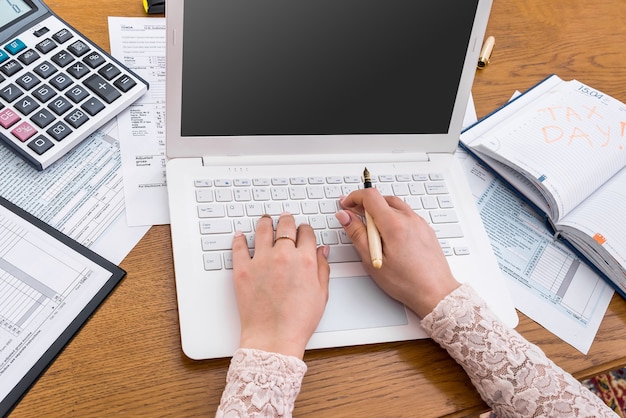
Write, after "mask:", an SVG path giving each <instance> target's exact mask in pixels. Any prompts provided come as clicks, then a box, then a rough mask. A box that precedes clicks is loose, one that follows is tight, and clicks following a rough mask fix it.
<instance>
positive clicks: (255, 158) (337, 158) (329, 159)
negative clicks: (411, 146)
mask: <svg viewBox="0 0 626 418" xmlns="http://www.w3.org/2000/svg"><path fill="white" fill-rule="evenodd" d="M429 160H430V158H429V156H428V154H427V153H417V152H411V153H405V152H398V153H386V154H371V153H355V154H332V155H331V154H314V155H226V156H215V155H210V156H204V157H202V164H203V165H211V166H215V165H225V166H230V165H233V164H237V165H294V164H296V165H299V164H320V163H321V164H351V163H364V162H368V163H396V162H398V163H402V162H423V161H429Z"/></svg>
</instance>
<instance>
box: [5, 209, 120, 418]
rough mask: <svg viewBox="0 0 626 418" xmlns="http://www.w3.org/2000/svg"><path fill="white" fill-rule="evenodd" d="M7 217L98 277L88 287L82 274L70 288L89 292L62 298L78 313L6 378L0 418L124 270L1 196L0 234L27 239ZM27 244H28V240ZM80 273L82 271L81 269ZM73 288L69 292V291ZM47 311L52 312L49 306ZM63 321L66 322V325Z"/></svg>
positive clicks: (49, 362) (52, 358)
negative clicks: (23, 365)
mask: <svg viewBox="0 0 626 418" xmlns="http://www.w3.org/2000/svg"><path fill="white" fill-rule="evenodd" d="M6 220H8V221H9V223H10V224H11V225H13V224H16V225H17V226H18V230H20V229H19V227H24V228H26V230H27V231H28V234H32V235H30V237H32V238H34V239H36V240H39V239H41V240H43V241H42V242H44V243H46V244H52V245H55V251H60V252H61V253H62V254H63V255H67V256H68V257H74V258H72V260H77V262H83V263H84V264H85V265H88V266H92V267H94V269H93V271H95V272H96V273H94V276H97V279H93V283H92V282H90V284H89V286H85V285H84V283H85V282H86V281H87V280H90V278H89V277H84V278H83V281H82V282H81V283H80V284H79V285H76V286H75V287H74V288H73V289H74V290H75V289H79V288H80V286H83V288H87V287H92V289H91V292H92V293H91V294H90V295H88V296H87V295H82V296H81V298H82V300H80V299H78V300H74V299H69V297H68V298H67V299H69V300H65V301H64V302H65V303H66V304H71V303H75V304H77V305H80V306H73V307H72V308H71V309H69V308H68V309H69V310H70V311H72V310H73V311H76V312H78V313H77V314H76V315H74V314H71V315H67V314H64V315H67V316H68V318H65V322H63V321H59V322H61V323H62V326H60V327H58V328H57V330H53V331H52V332H51V333H50V335H49V336H48V337H47V338H48V342H46V346H45V347H38V348H34V349H33V350H36V351H41V350H42V349H43V350H44V351H43V352H42V354H41V355H37V356H35V357H38V358H35V359H34V360H32V361H26V360H20V361H24V362H25V363H27V364H28V365H29V366H28V367H24V368H20V369H19V370H18V371H17V372H15V371H14V372H13V373H11V374H12V376H9V377H12V379H11V383H10V384H12V386H9V387H8V388H9V389H8V393H7V394H6V395H0V398H1V399H0V416H2V417H4V416H6V415H8V414H9V413H10V412H11V411H12V410H13V408H15V406H16V405H17V403H18V402H19V401H20V400H21V399H22V397H23V396H24V395H25V394H26V393H27V391H28V390H29V389H30V388H31V386H32V385H33V384H34V383H35V382H36V381H37V379H38V378H39V377H40V376H41V375H42V374H43V373H44V372H45V371H46V369H47V368H48V367H49V366H50V364H52V362H53V361H54V360H55V359H56V357H57V356H58V355H59V354H60V353H61V352H62V351H63V349H64V348H65V346H66V345H67V344H68V343H69V342H70V341H71V340H72V338H73V337H74V335H76V333H77V332H78V331H79V330H80V329H81V328H82V326H83V325H84V324H85V323H86V322H87V320H88V319H89V318H90V317H91V316H92V315H93V314H94V312H95V311H96V310H97V308H98V307H99V306H100V305H101V304H102V302H103V301H104V300H105V299H106V298H107V296H108V295H109V294H110V293H111V292H112V291H113V289H115V287H116V286H117V285H118V284H119V283H120V281H121V280H122V279H123V278H124V276H125V275H126V272H125V271H124V270H123V269H121V268H120V267H119V266H117V265H115V264H113V263H111V262H110V261H108V260H106V259H105V258H104V257H102V256H100V255H98V254H96V253H95V252H93V251H92V250H90V249H89V248H87V247H85V246H84V245H82V244H80V243H78V242H77V241H75V240H73V239H71V238H70V237H68V236H67V235H65V234H63V233H62V232H60V231H58V230H57V229H55V228H53V227H51V226H50V225H48V224H46V223H45V222H43V221H41V220H40V219H38V218H36V217H35V216H33V215H31V214H30V213H28V212H26V211H25V210H23V209H21V208H19V207H18V206H16V205H14V204H13V203H11V202H9V201H8V200H6V199H5V198H3V197H0V233H1V232H3V230H5V231H8V234H9V235H11V236H14V237H17V238H16V240H17V241H19V240H20V239H22V238H23V239H25V240H26V238H27V237H29V236H27V235H25V236H24V237H19V236H18V235H16V234H15V233H14V231H9V230H8V228H7V227H6V224H5V223H4V221H6ZM33 227H34V228H33ZM38 234H39V235H38ZM30 237H29V238H30ZM4 239H5V238H4V235H2V236H0V244H1V243H2V242H3V241H4ZM37 242H39V241H37ZM18 245H19V244H17V245H15V247H16V248H17V247H18ZM27 245H30V241H29V242H28V244H27ZM4 254H5V253H1V254H0V260H2V261H3V265H4V258H3V257H4ZM80 274H82V272H81V273H80ZM25 277H26V276H25ZM81 277H82V276H81ZM68 289H69V287H68ZM74 290H72V291H69V292H70V293H71V292H73V291H74ZM86 293H87V292H86ZM72 294H73V293H72ZM68 306H69V305H68ZM0 308H1V306H0ZM61 309H65V308H64V307H63V308H59V310H58V311H56V312H59V311H60V310H61ZM50 312H52V307H51V310H50ZM56 312H55V313H54V314H50V315H49V316H50V317H56ZM45 315H46V313H44V314H43V315H42V316H45ZM0 319H2V318H0ZM50 322H53V321H50ZM7 323H8V322H7V321H6V318H5V323H4V324H0V325H4V326H5V329H0V332H2V331H7V332H6V333H5V334H0V343H6V342H8V341H9V339H8V338H7V339H6V340H7V341H2V340H3V339H5V338H4V337H3V335H8V334H9V332H8V329H9V328H8V326H7ZM65 324H67V325H66V326H65ZM35 338H36V337H35ZM16 339H19V338H16ZM31 344H32V347H37V344H38V342H37V341H35V339H33V341H32V342H30V343H28V344H27V346H26V347H25V348H23V350H22V351H21V352H20V354H17V355H15V357H13V360H16V358H18V357H19V356H20V355H24V354H22V353H24V352H27V353H28V350H29V349H30V347H31ZM0 345H1V344H0ZM25 357H28V354H26V356H25ZM8 358H9V357H7V354H5V353H2V352H0V380H1V381H3V386H5V385H7V383H8V382H6V380H8V378H7V379H3V378H2V372H3V370H2V368H6V369H8V368H9V367H11V366H10V365H9V366H8V365H7V364H8V363H7V359H8ZM23 358H24V357H22V359H23ZM11 363H13V361H12V362H11ZM22 373H23V376H22ZM16 376H17V377H16ZM20 376H21V377H20ZM17 379H19V380H17ZM6 387H7V386H5V388H6ZM5 390H7V389H5Z"/></svg>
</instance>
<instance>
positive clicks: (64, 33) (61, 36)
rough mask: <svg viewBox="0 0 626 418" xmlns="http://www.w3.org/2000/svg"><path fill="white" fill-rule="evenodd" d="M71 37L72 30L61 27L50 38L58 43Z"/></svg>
mask: <svg viewBox="0 0 626 418" xmlns="http://www.w3.org/2000/svg"><path fill="white" fill-rule="evenodd" d="M73 37H74V35H72V32H70V31H69V30H67V29H61V30H60V31H58V32H57V33H55V34H54V35H52V39H54V40H55V41H57V42H58V43H60V44H63V43H65V42H67V41H69V40H70V39H72V38H73Z"/></svg>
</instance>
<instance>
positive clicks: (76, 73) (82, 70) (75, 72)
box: [67, 62, 89, 79]
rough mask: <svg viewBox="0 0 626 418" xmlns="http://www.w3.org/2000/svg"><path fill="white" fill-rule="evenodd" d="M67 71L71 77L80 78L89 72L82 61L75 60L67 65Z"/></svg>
mask: <svg viewBox="0 0 626 418" xmlns="http://www.w3.org/2000/svg"><path fill="white" fill-rule="evenodd" d="M67 72H68V73H70V75H71V76H72V77H74V78H76V79H80V78H83V77H84V76H86V75H87V74H89V68H87V66H86V65H85V64H83V63H82V62H77V63H75V64H72V65H70V66H69V67H67Z"/></svg>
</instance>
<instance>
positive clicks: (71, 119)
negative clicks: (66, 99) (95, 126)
mask: <svg viewBox="0 0 626 418" xmlns="http://www.w3.org/2000/svg"><path fill="white" fill-rule="evenodd" d="M63 120H64V121H66V122H67V123H69V124H70V125H71V126H72V128H74V129H78V128H79V127H80V126H81V125H82V124H83V123H85V122H87V121H88V120H89V116H87V115H86V114H85V112H83V111H82V110H80V109H73V110H72V111H71V112H70V113H69V114H68V115H67V116H65V117H64V118H63Z"/></svg>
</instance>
